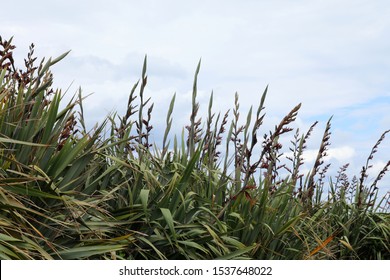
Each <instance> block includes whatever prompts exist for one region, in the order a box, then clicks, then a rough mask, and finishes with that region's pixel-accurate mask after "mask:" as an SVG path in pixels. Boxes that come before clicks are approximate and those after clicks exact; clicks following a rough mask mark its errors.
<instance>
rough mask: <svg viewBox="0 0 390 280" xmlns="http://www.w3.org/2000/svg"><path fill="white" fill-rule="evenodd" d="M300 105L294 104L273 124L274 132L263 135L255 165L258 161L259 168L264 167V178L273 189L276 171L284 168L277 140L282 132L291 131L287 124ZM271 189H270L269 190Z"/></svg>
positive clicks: (280, 146) (295, 114)
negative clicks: (261, 147)
mask: <svg viewBox="0 0 390 280" xmlns="http://www.w3.org/2000/svg"><path fill="white" fill-rule="evenodd" d="M300 107H301V103H300V104H298V105H297V106H295V107H294V108H293V109H292V110H291V111H290V112H289V113H288V114H287V115H286V116H285V117H284V118H283V119H282V121H281V122H280V123H279V125H277V126H275V130H274V132H270V133H269V135H267V134H265V135H264V140H263V150H262V152H261V155H260V158H259V161H258V162H256V166H258V165H259V164H260V163H261V165H260V168H261V169H265V170H266V171H265V179H266V180H267V181H268V182H269V183H270V184H271V188H272V189H273V190H275V188H276V187H277V185H278V184H279V182H277V181H276V179H277V176H278V171H279V169H281V168H284V165H279V166H278V162H279V161H280V157H281V156H282V153H281V152H280V150H281V148H282V144H281V143H280V142H279V138H280V136H282V135H283V134H285V133H287V132H290V131H292V128H291V127H289V125H290V124H291V123H292V122H294V121H295V119H296V117H297V114H298V111H299V109H300ZM271 191H272V190H271Z"/></svg>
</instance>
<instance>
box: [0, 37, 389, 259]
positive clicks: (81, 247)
mask: <svg viewBox="0 0 390 280" xmlns="http://www.w3.org/2000/svg"><path fill="white" fill-rule="evenodd" d="M0 46H1V48H2V49H1V50H0V71H1V72H0V225H1V228H0V258H1V259H389V258H390V248H389V244H390V242H389V236H390V226H389V225H390V217H389V213H388V208H386V207H388V206H389V197H387V198H386V197H385V198H383V199H381V198H378V196H377V194H378V188H377V186H376V185H377V183H378V181H379V180H381V179H382V177H383V176H384V174H385V173H386V171H387V168H388V167H389V165H390V161H389V162H388V163H387V164H386V166H385V167H384V168H383V170H382V171H381V172H380V174H378V176H377V178H376V180H375V181H374V183H373V184H371V185H370V184H368V183H367V182H366V177H367V170H368V169H369V168H370V161H371V160H372V159H373V156H374V154H375V153H376V152H377V149H378V146H379V145H380V144H381V142H382V141H383V140H384V138H385V135H386V134H387V133H388V131H386V132H384V133H383V135H382V136H381V137H380V139H379V140H378V142H377V143H376V144H375V146H374V148H373V150H372V152H371V154H370V155H369V157H368V160H367V163H366V165H365V166H364V167H363V169H362V172H361V174H360V176H359V177H354V178H353V179H352V180H351V181H349V180H348V178H347V175H346V169H347V167H348V165H345V166H343V167H342V168H340V171H339V173H338V176H337V177H336V178H335V180H333V181H331V183H330V185H329V188H328V189H329V191H328V195H327V198H325V199H324V196H325V197H326V194H325V188H324V183H323V181H322V180H323V178H324V176H325V175H324V174H325V172H326V170H327V169H328V167H329V166H327V165H325V166H323V158H324V157H325V156H326V150H327V149H328V146H329V145H330V142H329V139H330V135H331V132H330V128H331V125H330V120H329V122H328V123H327V125H326V129H325V132H324V136H323V138H322V141H321V143H320V148H319V151H318V156H317V159H316V161H315V164H314V166H313V168H312V170H311V172H310V173H309V174H307V175H306V176H304V175H303V174H301V172H300V167H301V166H302V165H303V157H302V154H303V152H304V150H305V149H306V143H307V141H308V140H309V138H310V135H311V133H312V131H313V129H314V127H315V125H316V124H317V123H314V124H313V125H312V126H311V127H310V129H309V130H308V131H307V132H306V133H304V134H302V135H301V134H300V131H299V129H297V130H296V131H295V134H294V135H293V140H292V141H291V148H290V151H291V154H292V156H291V157H288V160H289V162H290V166H287V165H286V164H281V158H282V155H283V153H282V145H281V144H280V139H281V137H284V136H285V135H287V134H288V133H289V132H291V131H292V130H293V129H292V128H291V127H290V126H291V124H292V123H293V122H294V121H295V118H296V116H297V114H298V111H299V108H300V104H298V105H297V106H295V107H294V108H293V109H292V110H291V111H290V112H288V113H287V114H286V116H285V117H284V118H283V119H282V120H281V122H280V123H279V124H278V125H276V126H275V129H274V131H270V132H269V133H266V134H264V136H263V138H262V140H261V141H259V140H260V139H259V133H260V129H261V128H262V125H263V121H264V116H265V113H264V109H265V108H264V103H265V98H266V95H267V90H268V88H266V89H265V91H264V93H263V95H262V96H261V99H260V101H259V106H258V107H257V110H256V114H255V119H254V122H253V123H252V108H251V109H250V111H249V112H248V114H247V116H246V119H245V121H244V123H243V124H241V118H240V117H241V115H240V112H239V97H238V94H236V99H235V104H234V108H233V109H232V111H230V110H229V111H227V112H226V113H225V114H221V113H218V114H215V113H213V110H212V107H213V95H211V97H210V102H209V107H208V116H207V120H206V122H202V119H201V118H200V117H199V116H198V109H199V104H198V103H197V99H196V97H197V77H198V73H199V70H200V62H199V65H198V67H197V69H196V72H195V78H194V84H193V94H192V110H191V115H190V123H189V125H188V126H186V127H185V128H184V129H183V133H182V135H181V137H177V136H176V135H175V136H174V137H173V138H171V137H169V133H170V129H171V126H172V123H173V119H172V112H173V109H174V104H175V96H173V98H172V101H171V103H170V107H169V109H168V112H167V118H166V130H165V132H164V138H163V140H162V147H158V146H157V145H155V144H152V143H150V133H151V131H152V130H153V127H152V125H151V115H152V111H153V104H151V101H150V99H147V98H146V97H145V95H144V89H145V87H146V85H147V75H146V72H147V63H146V58H145V62H144V65H143V69H142V74H141V79H140V80H139V81H138V82H137V83H136V84H135V85H134V87H133V88H132V89H131V92H130V95H129V100H128V104H127V110H126V113H125V115H124V116H118V115H117V114H112V115H109V116H107V118H106V119H105V120H104V121H103V122H102V123H101V124H100V125H97V126H96V127H95V128H94V129H92V130H91V131H87V129H86V125H85V120H84V114H83V97H82V95H81V90H80V91H79V92H78V94H77V95H75V96H74V97H73V99H72V100H71V101H70V102H69V103H68V104H66V106H64V109H61V110H60V104H61V102H62V97H63V95H62V93H61V91H60V90H53V89H52V87H51V86H52V82H53V76H52V74H51V72H50V67H51V66H52V65H54V64H55V63H57V62H59V61H60V60H61V59H63V58H64V57H65V56H66V55H67V53H65V54H63V55H61V56H60V57H58V58H55V59H49V60H47V61H45V60H42V61H41V62H40V63H39V65H38V66H35V65H36V64H35V61H36V58H35V57H34V46H33V45H31V47H30V52H29V53H28V55H27V58H26V59H25V68H24V69H23V70H19V69H17V68H16V66H15V62H14V59H13V53H12V50H13V49H14V48H15V46H14V45H12V38H11V39H10V40H8V41H5V40H3V39H2V38H0ZM137 100H138V103H137ZM135 103H137V104H138V105H135ZM230 112H232V114H233V115H232V119H230ZM105 131H109V133H108V134H107V133H105ZM172 139H173V143H172V142H171V141H172ZM321 166H322V169H321ZM282 170H287V172H288V175H287V176H282V175H280V174H282V173H281V171H282ZM386 199H387V200H386ZM386 205H387V206H386Z"/></svg>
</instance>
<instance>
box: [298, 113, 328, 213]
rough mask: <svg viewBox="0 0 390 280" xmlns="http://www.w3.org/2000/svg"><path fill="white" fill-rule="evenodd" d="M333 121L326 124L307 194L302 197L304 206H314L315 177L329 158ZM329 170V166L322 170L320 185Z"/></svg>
mask: <svg viewBox="0 0 390 280" xmlns="http://www.w3.org/2000/svg"><path fill="white" fill-rule="evenodd" d="M331 119H332V118H330V119H329V120H328V122H327V123H326V128H325V132H324V135H323V136H322V140H321V144H320V148H319V150H318V153H317V157H316V160H315V162H314V166H313V169H312V170H311V173H310V175H309V179H308V183H307V187H306V188H307V189H306V190H305V192H303V193H302V194H301V195H300V196H301V198H302V201H303V203H304V204H306V203H308V205H311V204H312V199H313V196H314V189H315V188H316V184H315V182H314V176H316V175H317V174H318V173H319V171H320V167H321V165H322V164H323V163H324V160H323V158H324V157H326V156H327V150H328V147H329V145H330V142H329V139H330V135H331V132H330V128H331V124H330V121H331ZM328 168H329V165H326V166H325V167H324V168H323V169H322V172H321V174H320V181H319V183H320V184H321V181H322V179H323V176H324V174H325V173H326V171H327V170H328Z"/></svg>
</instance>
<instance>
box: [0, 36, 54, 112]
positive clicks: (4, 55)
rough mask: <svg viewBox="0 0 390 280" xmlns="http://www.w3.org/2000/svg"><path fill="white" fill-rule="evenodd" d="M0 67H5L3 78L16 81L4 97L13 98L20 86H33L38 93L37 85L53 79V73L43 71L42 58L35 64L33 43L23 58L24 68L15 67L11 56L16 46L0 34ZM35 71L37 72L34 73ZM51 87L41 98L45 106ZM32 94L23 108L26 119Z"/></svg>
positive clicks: (48, 102)
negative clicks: (27, 104)
mask: <svg viewBox="0 0 390 280" xmlns="http://www.w3.org/2000/svg"><path fill="white" fill-rule="evenodd" d="M0 47H1V48H2V50H0V69H5V70H6V72H5V76H4V77H5V78H10V80H11V81H17V84H15V85H14V86H13V87H8V88H13V89H14V90H10V91H8V92H9V94H8V96H7V97H6V98H10V99H12V100H14V99H15V97H16V95H17V91H18V90H19V89H20V88H23V89H27V88H28V87H29V86H34V87H35V88H34V90H33V92H35V94H38V93H39V92H40V90H39V88H37V87H38V86H39V85H40V87H41V88H45V87H46V85H47V84H51V83H52V80H53V75H52V73H51V72H50V71H43V68H44V67H45V65H44V59H43V60H42V61H41V63H40V64H39V66H35V64H34V63H35V61H36V59H37V58H36V57H34V44H31V45H30V47H29V52H28V54H27V59H26V58H25V59H24V65H25V69H17V68H16V67H15V60H14V58H13V50H14V49H15V48H16V47H15V45H13V44H12V38H11V39H10V40H8V41H7V40H3V39H2V37H1V36H0ZM36 73H38V74H37V75H36ZM53 92H54V91H53V89H51V88H50V89H48V90H47V91H46V92H45V96H44V98H43V100H42V106H43V107H46V106H48V105H49V104H50V96H51V95H52V94H53ZM34 97H35V96H34V95H32V100H30V103H29V106H27V107H26V109H25V114H26V119H28V117H29V115H30V113H31V110H32V107H33V106H34V102H35V101H34V100H33V99H34Z"/></svg>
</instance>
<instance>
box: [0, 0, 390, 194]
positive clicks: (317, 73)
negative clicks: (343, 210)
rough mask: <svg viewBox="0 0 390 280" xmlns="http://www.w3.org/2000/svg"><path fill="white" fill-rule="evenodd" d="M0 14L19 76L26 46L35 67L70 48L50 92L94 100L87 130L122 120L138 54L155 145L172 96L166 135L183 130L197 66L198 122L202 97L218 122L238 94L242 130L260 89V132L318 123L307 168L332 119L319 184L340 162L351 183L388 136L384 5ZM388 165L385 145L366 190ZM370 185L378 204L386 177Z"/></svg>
mask: <svg viewBox="0 0 390 280" xmlns="http://www.w3.org/2000/svg"><path fill="white" fill-rule="evenodd" d="M1 15H2V17H1V19H0V36H2V37H3V38H4V39H7V38H10V37H11V36H14V39H13V43H14V44H16V46H17V49H16V50H15V58H16V60H17V64H18V62H19V65H20V67H22V65H23V58H24V57H25V55H26V54H27V52H28V46H29V45H30V44H31V43H34V44H35V46H36V47H35V54H36V55H37V56H38V57H39V58H42V57H46V58H48V57H57V56H59V55H61V54H62V53H64V52H66V51H68V50H71V52H70V54H69V55H68V56H67V57H66V58H65V59H64V60H63V61H61V62H60V63H58V64H57V65H55V66H54V67H53V69H52V72H53V73H54V84H55V86H56V87H58V88H61V89H62V90H63V91H65V90H66V89H68V90H67V95H66V96H67V98H70V97H71V96H72V95H73V94H74V93H75V92H77V90H78V88H79V87H81V89H82V92H83V94H84V95H88V94H90V93H93V94H92V95H91V96H89V97H88V98H87V99H86V100H85V104H84V106H85V114H86V117H87V119H88V122H89V124H90V125H91V126H92V125H93V124H95V123H96V122H99V121H101V120H102V119H104V118H105V117H106V116H107V115H108V114H110V112H113V111H118V112H124V110H125V109H126V104H127V98H128V94H129V92H130V89H131V88H132V86H133V84H134V83H135V82H136V81H137V80H138V79H139V78H140V75H141V71H142V64H143V60H144V57H145V55H147V62H148V70H147V73H148V85H147V90H146V92H145V94H146V95H147V96H149V97H151V100H152V102H154V104H155V105H154V109H153V114H152V124H153V126H154V127H155V130H154V135H153V137H155V141H156V142H158V141H160V140H158V139H161V135H162V134H163V132H164V127H165V117H166V112H167V108H168V107H169V102H170V100H171V98H172V96H173V94H174V93H176V103H175V109H174V114H173V118H174V122H173V133H177V134H180V133H181V129H182V127H183V126H184V125H186V124H188V122H189V115H190V113H191V94H192V83H193V78H194V73H195V69H196V66H197V64H198V62H199V61H200V60H201V69H200V73H199V77H198V101H199V103H200V113H201V114H203V115H204V119H206V114H205V112H206V111H207V106H208V102H209V98H210V94H211V92H213V98H214V111H215V112H217V113H218V112H221V113H222V114H223V113H225V112H226V110H228V109H229V108H233V106H234V95H235V93H236V92H237V93H238V94H239V98H240V99H239V100H240V111H241V117H242V118H243V122H244V121H245V118H246V117H245V116H246V114H247V112H248V110H249V108H250V106H253V107H254V111H256V109H257V106H258V103H259V100H260V98H261V94H262V93H263V91H264V89H265V87H266V86H267V85H268V86H269V89H268V94H267V99H266V103H265V106H266V110H265V111H266V114H267V115H266V118H265V124H264V132H262V133H267V132H268V130H270V129H272V128H273V127H274V126H275V125H276V124H278V123H279V122H280V120H281V119H282V118H283V116H284V115H286V114H287V113H288V112H289V111H290V110H291V109H292V108H293V107H294V106H295V105H297V104H298V103H302V107H301V109H300V111H299V114H298V117H297V120H296V122H295V126H294V128H299V129H300V130H301V131H302V132H303V131H306V130H307V129H308V128H309V127H310V125H311V124H312V123H313V122H314V121H319V124H318V125H317V126H316V128H315V131H314V133H313V135H312V137H311V138H310V140H309V143H308V151H307V153H306V154H305V157H306V162H307V163H308V164H313V162H314V158H315V154H316V149H318V146H319V145H320V140H321V137H322V134H323V130H324V128H325V125H326V122H327V120H328V119H329V118H330V117H332V129H331V133H332V136H331V147H330V150H329V156H328V159H327V160H328V161H329V162H331V163H332V166H331V169H330V174H335V173H336V172H337V170H338V168H339V167H340V166H342V165H344V164H346V163H350V167H349V169H348V172H347V173H348V174H349V175H350V177H352V176H353V175H357V176H359V172H360V170H361V167H362V166H363V165H365V163H366V159H367V157H368V155H369V153H370V151H371V149H372V147H373V145H374V144H375V143H376V141H377V140H378V139H379V137H380V136H381V134H382V133H383V132H384V131H385V130H388V129H390V114H389V113H388V111H389V109H390V79H389V77H390V55H389V54H390V16H389V15H390V3H389V1H387V0H376V1H372V0H355V1H351V0H337V1H336V0H326V1H320V0H310V1H309V0H297V1H287V0H284V1H283V0H275V1H262V0H259V1H254V0H245V1H233V0H224V1H218V0H216V1H203V0H197V1H193V0H189V1H174V0H166V1H152V0H145V1H132V0H130V1H123V0H117V1H110V2H107V1H101V0H95V1H80V0H77V1H75V0H68V1H52V0H51V1H17V0H15V1H5V2H4V3H2V4H1ZM292 135H293V134H292V133H291V135H290V136H291V137H292ZM290 139H291V138H290ZM388 160H390V135H388V137H387V138H386V139H385V140H384V141H383V142H382V144H381V145H380V146H379V149H378V152H377V153H376V155H375V157H374V159H373V161H372V165H373V167H372V168H371V169H370V172H369V174H370V177H369V179H368V180H371V181H372V180H373V179H374V178H375V177H376V175H377V173H378V172H379V171H380V170H381V169H382V168H383V167H384V165H385V164H386V162H387V161H388ZM308 166H310V165H308ZM389 173H390V172H389ZM378 186H379V187H380V193H381V194H385V193H386V192H388V191H390V174H387V175H386V176H385V177H384V178H383V180H382V181H381V183H380V184H379V185H378Z"/></svg>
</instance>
